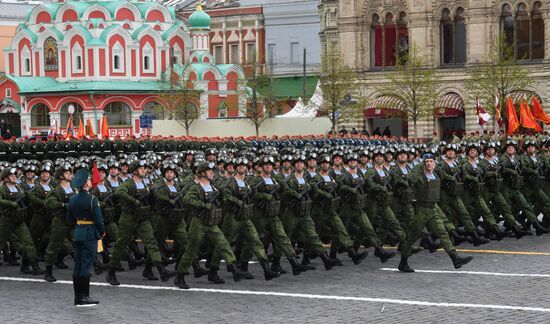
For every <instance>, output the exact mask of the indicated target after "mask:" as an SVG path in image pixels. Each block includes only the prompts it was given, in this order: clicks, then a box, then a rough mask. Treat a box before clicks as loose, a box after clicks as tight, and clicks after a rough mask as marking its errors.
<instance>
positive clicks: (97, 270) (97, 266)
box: [94, 255, 107, 275]
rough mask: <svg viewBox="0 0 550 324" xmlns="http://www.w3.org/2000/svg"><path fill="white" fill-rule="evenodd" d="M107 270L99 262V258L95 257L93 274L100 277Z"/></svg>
mask: <svg viewBox="0 0 550 324" xmlns="http://www.w3.org/2000/svg"><path fill="white" fill-rule="evenodd" d="M105 269H107V266H106V265H105V264H102V263H101V261H99V257H98V256H97V255H96V257H95V260H94V272H95V274H96V275H100V274H102V273H103V271H105Z"/></svg>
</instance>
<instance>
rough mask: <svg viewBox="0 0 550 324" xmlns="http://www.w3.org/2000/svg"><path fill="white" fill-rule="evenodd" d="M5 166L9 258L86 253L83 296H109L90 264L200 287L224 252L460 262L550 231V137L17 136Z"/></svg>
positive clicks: (303, 266) (2, 157)
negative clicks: (436, 256)
mask: <svg viewBox="0 0 550 324" xmlns="http://www.w3.org/2000/svg"><path fill="white" fill-rule="evenodd" d="M0 169H1V171H0V183H1V186H0V248H2V254H3V261H4V266H19V267H20V270H21V272H22V273H24V274H31V275H41V276H44V279H45V280H46V281H48V282H55V281H56V280H57V279H56V278H55V276H54V268H56V269H66V268H68V266H67V265H66V264H65V262H64V260H65V259H66V258H67V257H68V256H72V258H73V259H74V260H75V265H74V269H73V270H74V271H73V284H74V287H75V304H77V305H93V304H96V303H98V302H97V301H95V300H93V299H91V298H90V297H89V282H90V271H91V269H93V270H94V272H95V273H96V274H101V273H102V272H106V281H107V282H108V283H109V284H111V285H120V281H119V280H118V278H117V275H116V274H117V272H120V271H125V269H124V267H123V265H122V261H124V262H126V263H127V266H128V268H129V270H134V269H136V268H138V267H140V268H141V267H142V268H143V270H142V271H143V273H142V275H143V277H144V278H145V279H147V280H159V279H160V280H161V281H163V282H166V281H168V280H170V279H171V278H174V279H173V280H174V281H173V283H174V285H175V286H176V287H178V288H182V289H188V288H189V285H188V282H187V281H186V279H188V276H190V275H192V276H193V277H194V278H200V277H202V276H205V277H206V278H207V280H208V281H209V282H213V283H216V284H222V283H224V279H223V278H222V277H223V276H221V275H220V266H221V263H222V260H223V261H225V266H226V269H227V271H228V272H230V273H231V275H232V277H233V279H234V281H236V282H237V281H240V280H242V279H254V274H252V273H251V271H250V270H249V264H250V262H251V261H252V260H253V258H254V257H255V258H256V260H257V261H258V262H259V264H260V265H261V268H262V270H263V277H264V279H265V280H273V279H276V278H279V277H280V276H281V275H284V274H286V273H287V271H288V272H291V273H292V274H293V275H299V274H301V273H304V272H306V271H310V270H315V269H316V267H317V266H318V265H316V263H319V264H321V263H322V266H323V268H324V269H325V270H331V269H334V268H337V267H339V266H342V265H343V262H342V260H341V258H340V257H341V256H340V255H341V254H346V255H347V257H349V259H350V260H351V261H352V262H353V263H354V264H355V265H359V264H360V263H361V262H363V261H365V258H366V257H367V254H368V249H370V248H372V249H373V250H374V256H375V257H376V258H378V259H379V260H380V262H382V263H384V262H386V261H388V260H389V259H390V258H392V257H394V256H396V255H397V254H400V257H401V260H400V262H399V266H398V269H399V270H400V271H402V272H407V273H408V272H414V270H413V269H412V268H411V266H410V265H409V262H408V259H409V257H410V256H411V255H413V254H415V253H418V252H420V251H422V250H423V249H426V250H429V251H430V252H435V251H436V250H437V249H440V248H442V249H443V250H444V251H445V252H446V253H447V254H448V255H449V257H450V259H451V261H452V263H453V266H454V267H455V268H456V269H458V268H461V267H462V266H463V265H465V264H467V263H468V262H470V261H471V260H472V257H471V256H461V255H459V254H458V253H457V250H456V246H458V245H462V244H473V245H474V246H479V245H482V244H486V243H489V242H490V241H493V240H496V241H500V240H503V239H506V238H515V239H520V238H522V237H524V236H526V235H534V234H535V235H537V236H539V235H543V234H546V233H550V137H548V136H547V135H540V136H539V135H537V136H518V137H516V138H509V137H500V138H499V137H496V136H493V137H491V138H489V137H487V138H483V137H474V136H472V137H468V138H463V139H458V138H455V139H454V140H453V141H452V142H449V143H447V142H444V141H439V140H433V141H432V142H431V143H428V144H416V143H411V142H408V141H407V140H405V139H404V138H400V139H397V138H395V137H394V138H388V137H386V136H375V137H369V136H363V135H346V136H344V137H338V136H328V137H327V136H310V137H293V138H271V139H267V138H252V139H244V138H238V139H234V138H227V139H219V138H208V139H204V138H202V139H195V138H183V137H182V138H173V137H170V138H161V137H147V136H143V137H141V138H139V139H136V138H133V137H130V138H127V139H121V138H115V139H113V140H109V139H105V140H104V139H98V138H91V139H81V140H75V139H71V140H65V139H64V138H49V139H47V140H42V139H40V138H37V139H34V140H28V139H27V140H14V139H12V140H2V141H0ZM89 178H91V181H88V180H89ZM90 182H91V183H92V184H90ZM79 206H80V207H79ZM83 209H84V210H86V213H81V212H79V211H80V210H83ZM541 215H542V217H541ZM98 243H99V244H98ZM98 246H99V248H98ZM283 257H284V258H286V259H287V261H288V266H287V265H285V264H284V263H282V262H281V260H282V258H283ZM203 259H206V263H204V264H201V260H203ZM315 259H318V260H319V261H314V260H315ZM77 261H78V262H77ZM41 262H43V263H44V264H45V269H43V268H42V267H41V266H40V265H39V263H41ZM289 267H290V268H289ZM169 268H172V269H173V270H169ZM86 269H90V270H86ZM191 269H192V272H191ZM154 270H156V271H154ZM0 271H1V268H0ZM157 274H158V276H157Z"/></svg>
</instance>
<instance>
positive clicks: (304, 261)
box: [300, 253, 315, 271]
mask: <svg viewBox="0 0 550 324" xmlns="http://www.w3.org/2000/svg"><path fill="white" fill-rule="evenodd" d="M300 263H301V264H302V266H304V268H305V269H306V271H307V270H315V266H314V265H313V264H311V259H310V258H309V254H308V253H304V257H303V258H302V262H300Z"/></svg>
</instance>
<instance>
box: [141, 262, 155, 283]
mask: <svg viewBox="0 0 550 324" xmlns="http://www.w3.org/2000/svg"><path fill="white" fill-rule="evenodd" d="M141 275H142V276H143V278H145V279H147V280H159V278H158V277H157V276H155V274H154V273H153V265H151V264H146V265H145V268H144V269H143V272H142V274H141Z"/></svg>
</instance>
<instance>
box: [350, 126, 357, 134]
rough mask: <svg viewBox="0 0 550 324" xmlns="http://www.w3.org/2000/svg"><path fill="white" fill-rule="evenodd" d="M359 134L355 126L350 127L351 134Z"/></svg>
mask: <svg viewBox="0 0 550 324" xmlns="http://www.w3.org/2000/svg"><path fill="white" fill-rule="evenodd" d="M357 134H359V132H358V131H357V129H355V127H352V128H351V135H357Z"/></svg>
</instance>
